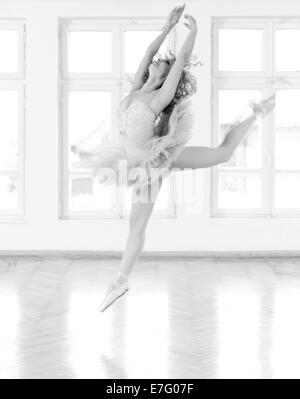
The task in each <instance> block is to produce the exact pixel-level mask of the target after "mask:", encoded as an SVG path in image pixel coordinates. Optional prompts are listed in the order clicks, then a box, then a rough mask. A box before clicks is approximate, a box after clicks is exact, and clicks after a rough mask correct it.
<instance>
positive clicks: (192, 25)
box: [152, 15, 198, 114]
mask: <svg viewBox="0 0 300 399" xmlns="http://www.w3.org/2000/svg"><path fill="white" fill-rule="evenodd" d="M185 18H186V19H187V20H188V21H189V24H188V23H185V24H184V25H185V26H186V27H187V28H188V29H189V30H190V32H189V34H188V36H187V37H186V39H185V41H184V43H183V45H182V48H181V50H180V52H179V54H178V56H177V57H176V61H175V62H174V65H173V66H172V68H171V70H170V72H169V74H168V76H167V77H166V80H165V81H164V83H163V85H162V87H161V88H160V89H159V90H158V93H157V96H156V97H155V104H153V105H152V106H153V107H154V111H156V112H157V114H160V112H161V111H162V110H163V109H164V108H165V107H166V106H167V105H169V104H170V102H171V101H172V100H173V98H174V95H175V93H176V90H177V86H178V83H179V81H180V78H181V74H182V71H183V68H184V67H185V66H186V63H187V61H188V59H189V57H190V55H191V53H192V51H193V48H194V44H195V39H196V36H197V31H198V28H197V23H196V20H195V18H194V17H192V16H191V15H185Z"/></svg>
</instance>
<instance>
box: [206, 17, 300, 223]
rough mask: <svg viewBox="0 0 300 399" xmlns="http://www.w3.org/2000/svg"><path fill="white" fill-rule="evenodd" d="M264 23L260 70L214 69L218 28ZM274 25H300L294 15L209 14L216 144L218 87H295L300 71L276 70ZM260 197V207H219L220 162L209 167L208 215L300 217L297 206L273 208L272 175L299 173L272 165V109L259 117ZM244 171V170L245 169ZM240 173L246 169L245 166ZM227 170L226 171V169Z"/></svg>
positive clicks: (269, 89)
mask: <svg viewBox="0 0 300 399" xmlns="http://www.w3.org/2000/svg"><path fill="white" fill-rule="evenodd" d="M263 25H264V32H265V39H264V46H263V48H264V52H265V54H264V56H263V59H264V60H265V61H264V65H265V69H264V71H263V73H262V74H260V73H257V72H250V73H249V72H246V73H245V72H231V71H230V72H222V71H218V68H217V67H218V57H217V54H218V33H217V32H218V29H220V28H221V29H222V28H224V27H226V28H230V29H231V28H232V27H244V28H245V27H246V28H253V27H254V28H257V27H259V26H263ZM277 29H300V19H295V18H288V17H286V18H275V17H270V18H269V17H266V18H265V17H261V18H256V17H255V18H254V17H253V18H251V17H249V18H244V17H243V18H238V17H235V18H232V17H230V18H228V17H216V18H212V29H211V32H212V55H211V56H212V62H211V76H212V82H211V109H212V113H211V123H212V145H213V146H216V145H218V129H219V122H218V92H219V90H222V89H242V90H243V89H244V90H247V89H249V88H250V89H251V88H253V87H255V88H257V89H258V90H261V91H262V96H263V97H267V96H270V95H271V94H273V93H274V92H276V91H277V90H281V89H282V90H284V89H290V90H293V89H295V90H297V89H298V90H299V89H300V71H299V72H295V71H293V72H285V71H284V72H282V71H277V70H276V43H275V39H276V36H275V35H276V30H277ZM261 133H262V140H263V141H262V153H263V159H262V162H263V163H262V172H261V178H262V201H263V206H262V208H261V209H259V210H257V209H253V208H251V209H246V208H241V209H237V208H236V209H227V208H226V209H221V208H218V182H219V180H218V173H219V172H220V171H221V172H223V168H224V167H223V166H222V165H218V166H215V167H213V168H212V169H211V175H210V176H211V178H210V181H211V189H210V216H211V217H213V218H218V217H220V218H222V217H223V218H234V217H243V218H244V217H245V218H247V217H264V218H268V217H269V218H281V217H293V218H297V217H300V207H299V208H290V209H279V208H275V205H274V203H275V178H276V175H278V174H281V173H282V174H295V173H298V174H299V175H300V169H299V170H295V169H290V170H282V171H280V170H276V169H275V113H274V112H273V113H271V114H270V115H269V116H268V118H265V119H263V120H262V123H261ZM234 169H235V171H232V172H233V173H238V172H239V171H238V169H239V168H234ZM247 171H248V172H247ZM247 171H245V172H244V173H246V174H247V173H249V171H250V172H251V170H250V169H249V168H248V169H247ZM228 173H230V172H228Z"/></svg>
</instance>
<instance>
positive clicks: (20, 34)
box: [0, 21, 25, 219]
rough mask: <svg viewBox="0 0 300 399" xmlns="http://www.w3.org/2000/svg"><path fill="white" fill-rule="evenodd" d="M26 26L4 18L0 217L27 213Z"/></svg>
mask: <svg viewBox="0 0 300 399" xmlns="http://www.w3.org/2000/svg"><path fill="white" fill-rule="evenodd" d="M24 33H25V26H24V24H23V23H22V22H16V23H14V22H12V21H9V22H6V21H0V58H1V62H0V109H1V112H0V132H1V134H0V218H1V219H6V218H8V219H11V218H15V217H22V216H24V163H23V158H24V146H23V140H24V116H23V115H24V85H25V74H24V68H25V62H24V45H25V43H24V40H25V34H24Z"/></svg>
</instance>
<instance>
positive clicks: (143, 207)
mask: <svg viewBox="0 0 300 399" xmlns="http://www.w3.org/2000/svg"><path fill="white" fill-rule="evenodd" d="M161 186H162V181H160V182H159V184H157V186H154V187H151V186H148V187H149V191H148V195H147V193H146V194H145V192H146V189H147V188H146V189H145V190H144V192H141V198H145V197H143V196H145V195H147V197H148V200H149V201H147V202H145V203H142V202H135V203H134V201H133V200H132V208H131V213H130V218H129V235H128V238H127V242H126V246H125V250H124V254H123V257H122V260H121V264H120V272H121V273H124V274H126V275H128V274H129V273H130V272H131V270H132V268H133V266H134V264H135V262H136V260H137V258H138V256H139V255H140V253H141V252H142V250H143V247H144V244H145V233H146V227H147V224H148V220H149V218H150V216H151V214H152V211H153V208H154V204H155V201H156V198H157V196H158V193H159V190H160V188H161ZM150 195H151V196H150Z"/></svg>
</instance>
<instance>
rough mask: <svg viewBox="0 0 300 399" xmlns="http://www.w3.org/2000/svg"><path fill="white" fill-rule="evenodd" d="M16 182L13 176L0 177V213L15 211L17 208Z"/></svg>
mask: <svg viewBox="0 0 300 399" xmlns="http://www.w3.org/2000/svg"><path fill="white" fill-rule="evenodd" d="M17 183H18V180H17V177H15V176H0V211H15V210H17V207H18V186H17Z"/></svg>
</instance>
